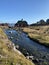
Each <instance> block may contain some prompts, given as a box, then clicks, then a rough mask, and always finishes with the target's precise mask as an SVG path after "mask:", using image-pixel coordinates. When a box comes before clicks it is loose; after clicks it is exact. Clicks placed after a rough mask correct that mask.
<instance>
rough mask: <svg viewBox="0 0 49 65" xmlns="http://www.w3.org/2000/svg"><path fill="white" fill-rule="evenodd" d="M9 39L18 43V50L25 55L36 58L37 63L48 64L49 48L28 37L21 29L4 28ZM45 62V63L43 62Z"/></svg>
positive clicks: (40, 64)
mask: <svg viewBox="0 0 49 65" xmlns="http://www.w3.org/2000/svg"><path fill="white" fill-rule="evenodd" d="M5 33H6V34H7V36H8V38H9V40H11V41H12V42H13V43H14V44H15V45H19V50H20V51H21V52H22V53H23V54H24V55H25V56H26V55H28V56H33V57H34V59H38V62H39V65H42V64H43V65H46V64H47V65H49V48H47V47H45V46H43V45H40V44H38V43H36V42H34V41H32V40H31V39H29V38H28V36H27V34H25V33H23V32H22V31H16V30H13V29H6V30H5ZM44 63H45V64H44Z"/></svg>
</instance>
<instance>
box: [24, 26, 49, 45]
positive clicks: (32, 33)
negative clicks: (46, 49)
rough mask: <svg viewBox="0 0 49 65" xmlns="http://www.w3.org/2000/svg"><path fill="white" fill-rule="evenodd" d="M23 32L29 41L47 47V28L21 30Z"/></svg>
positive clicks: (48, 40) (34, 27)
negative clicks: (32, 40) (31, 40)
mask: <svg viewBox="0 0 49 65" xmlns="http://www.w3.org/2000/svg"><path fill="white" fill-rule="evenodd" d="M23 31H24V32H26V33H27V34H28V36H29V37H30V38H31V39H34V40H35V41H38V42H40V43H41V44H44V45H46V46H49V26H33V27H28V28H23Z"/></svg>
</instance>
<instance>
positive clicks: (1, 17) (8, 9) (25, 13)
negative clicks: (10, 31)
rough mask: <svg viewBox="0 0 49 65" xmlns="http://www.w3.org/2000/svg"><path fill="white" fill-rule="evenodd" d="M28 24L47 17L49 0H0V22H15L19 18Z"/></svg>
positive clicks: (48, 14)
mask: <svg viewBox="0 0 49 65" xmlns="http://www.w3.org/2000/svg"><path fill="white" fill-rule="evenodd" d="M22 18H23V19H24V20H26V21H27V22H28V23H29V24H31V23H35V22H37V21H39V20H41V19H44V20H46V19H48V18H49V0H0V23H16V22H17V21H18V20H21V19H22Z"/></svg>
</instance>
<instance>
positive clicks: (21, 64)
mask: <svg viewBox="0 0 49 65" xmlns="http://www.w3.org/2000/svg"><path fill="white" fill-rule="evenodd" d="M11 43H12V42H11V41H9V40H8V38H7V36H6V34H5V33H4V32H3V30H2V29H1V28H0V65H34V64H33V63H32V62H31V61H29V60H27V59H26V58H25V57H24V55H23V54H21V55H20V54H19V53H18V52H17V51H14V50H13V47H12V44H11ZM10 44H11V45H10ZM9 46H10V47H9Z"/></svg>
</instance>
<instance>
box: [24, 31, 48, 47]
mask: <svg viewBox="0 0 49 65" xmlns="http://www.w3.org/2000/svg"><path fill="white" fill-rule="evenodd" d="M23 33H25V34H26V35H27V36H28V38H29V39H30V40H32V41H34V42H36V43H37V44H40V45H43V46H45V47H47V48H49V45H46V44H44V43H41V42H40V41H39V40H37V39H35V38H31V37H30V36H29V35H28V33H27V32H24V31H23Z"/></svg>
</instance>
